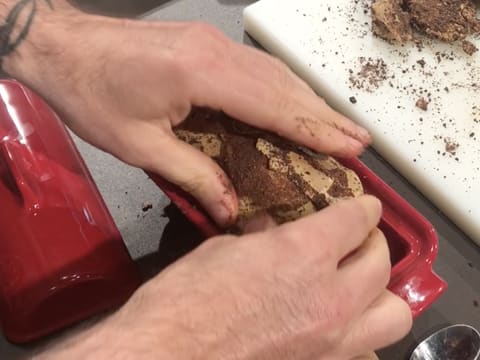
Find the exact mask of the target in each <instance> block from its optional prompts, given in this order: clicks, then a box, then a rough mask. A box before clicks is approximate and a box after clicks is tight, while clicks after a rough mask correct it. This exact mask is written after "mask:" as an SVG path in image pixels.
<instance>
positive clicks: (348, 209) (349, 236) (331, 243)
mask: <svg viewBox="0 0 480 360" xmlns="http://www.w3.org/2000/svg"><path fill="white" fill-rule="evenodd" d="M381 212H382V210H381V203H380V201H379V200H378V199H376V198H375V197H373V196H369V195H366V196H361V197H359V198H356V199H351V200H346V201H342V202H339V203H337V204H335V205H331V206H329V207H327V208H326V209H324V210H322V211H320V212H318V213H316V214H313V215H309V216H307V217H304V218H302V219H299V220H297V221H295V222H293V223H288V224H285V225H282V226H280V227H278V228H277V229H273V230H272V231H274V232H275V234H274V236H273V237H275V238H276V239H277V238H286V239H289V240H293V241H302V245H303V246H307V245H308V244H311V246H312V247H315V249H314V250H312V251H315V252H316V253H318V252H319V251H318V247H321V252H322V253H324V254H325V255H326V256H328V257H329V258H330V259H331V261H335V264H336V265H337V264H338V262H340V260H341V259H343V258H344V257H345V256H347V255H348V254H350V253H351V252H352V251H354V250H355V249H357V248H358V247H359V246H360V245H361V244H362V243H363V242H364V241H365V240H366V239H367V237H368V234H369V233H370V232H371V231H372V229H374V228H375V227H376V226H377V225H378V223H379V221H380V216H381ZM327 250H328V251H327Z"/></svg>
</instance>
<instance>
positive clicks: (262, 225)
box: [242, 214, 278, 234]
mask: <svg viewBox="0 0 480 360" xmlns="http://www.w3.org/2000/svg"><path fill="white" fill-rule="evenodd" d="M277 226H278V225H277V223H276V222H275V220H273V218H272V217H271V216H269V215H268V214H262V215H259V216H255V217H254V218H252V219H250V220H249V221H247V222H246V223H245V224H244V225H243V226H242V232H243V233H244V234H251V233H255V232H260V231H265V230H268V229H273V228H274V227H277Z"/></svg>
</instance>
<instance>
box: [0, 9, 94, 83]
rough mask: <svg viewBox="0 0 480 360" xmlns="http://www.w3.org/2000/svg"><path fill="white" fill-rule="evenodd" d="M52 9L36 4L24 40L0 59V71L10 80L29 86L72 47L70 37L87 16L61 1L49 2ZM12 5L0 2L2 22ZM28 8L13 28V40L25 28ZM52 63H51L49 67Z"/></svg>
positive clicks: (28, 12)
mask: <svg viewBox="0 0 480 360" xmlns="http://www.w3.org/2000/svg"><path fill="white" fill-rule="evenodd" d="M52 3H53V9H52V8H50V6H49V5H48V4H47V2H46V1H44V0H41V1H36V4H37V5H36V10H35V12H34V14H33V19H32V24H31V26H30V28H29V30H28V33H27V35H26V37H25V39H24V40H23V41H22V42H21V43H20V44H19V46H18V47H17V48H16V49H15V50H14V51H13V52H12V53H10V54H8V55H6V56H5V57H4V58H3V70H4V71H5V72H6V73H8V74H9V75H10V76H12V77H14V78H17V79H19V80H22V81H25V82H26V83H27V84H28V83H30V82H32V81H33V80H34V79H35V78H36V76H37V75H39V74H41V73H42V72H43V69H45V66H51V67H54V66H56V64H55V62H56V61H58V60H59V57H61V55H62V53H63V52H64V51H65V49H66V48H68V47H71V46H72V41H73V39H72V35H73V34H75V32H76V31H78V29H79V27H80V25H81V24H82V23H84V22H85V21H86V19H87V18H88V17H89V15H87V14H84V13H82V12H80V11H79V10H76V9H74V8H72V7H71V6H69V5H68V4H67V3H66V2H65V1H52ZM15 4H16V1H11V0H3V1H2V0H0V5H1V7H0V16H1V17H2V21H4V19H5V18H6V17H7V16H8V13H9V12H10V11H11V9H12V8H13V7H14V6H15ZM30 11H31V7H30V6H27V8H25V9H24V10H23V11H22V13H21V16H20V17H19V19H18V21H17V22H16V24H15V29H14V32H13V37H14V38H15V36H16V34H18V33H19V32H20V31H21V29H22V28H23V27H24V26H25V24H26V19H27V17H28V15H29V14H30ZM52 61H53V62H54V63H53V64H52Z"/></svg>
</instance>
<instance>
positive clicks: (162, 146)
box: [148, 134, 238, 226]
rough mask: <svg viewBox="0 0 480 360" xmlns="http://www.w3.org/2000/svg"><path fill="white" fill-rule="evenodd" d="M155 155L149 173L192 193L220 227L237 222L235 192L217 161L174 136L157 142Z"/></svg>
mask: <svg viewBox="0 0 480 360" xmlns="http://www.w3.org/2000/svg"><path fill="white" fill-rule="evenodd" d="M151 154H152V151H149V156H152V155H151ZM153 154H154V157H153V158H152V159H150V161H149V162H148V163H149V165H148V167H149V168H151V169H149V170H151V171H153V172H155V173H156V174H158V175H160V176H162V177H163V178H164V179H166V180H168V181H170V182H172V183H174V184H176V185H178V186H180V187H181V188H182V189H183V190H184V191H186V192H188V193H189V194H191V195H192V196H193V197H194V198H196V199H197V200H198V201H199V202H200V204H201V205H202V207H203V208H204V209H205V210H206V211H207V212H208V213H209V214H210V216H211V217H212V218H213V219H214V220H215V221H216V222H217V224H218V225H220V226H228V225H231V224H232V223H233V222H234V221H235V219H236V217H237V212H238V202H237V196H236V194H235V190H234V188H233V185H232V184H231V182H230V180H229V179H228V177H227V175H226V174H225V173H224V172H223V170H222V169H221V168H220V166H218V164H217V163H216V162H215V161H214V160H212V159H211V158H210V157H208V156H207V155H205V154H204V153H202V152H201V151H199V150H197V149H196V148H194V147H193V146H191V145H189V144H187V143H185V142H183V141H181V140H179V139H177V138H176V137H175V136H174V135H173V134H165V135H164V136H162V139H161V141H158V140H157V141H156V146H155V149H154V150H153Z"/></svg>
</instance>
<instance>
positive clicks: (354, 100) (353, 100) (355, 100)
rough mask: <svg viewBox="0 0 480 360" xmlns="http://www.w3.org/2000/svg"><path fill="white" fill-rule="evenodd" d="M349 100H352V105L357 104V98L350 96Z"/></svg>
mask: <svg viewBox="0 0 480 360" xmlns="http://www.w3.org/2000/svg"><path fill="white" fill-rule="evenodd" d="M348 100H350V102H351V103H352V104H356V103H357V99H356V98H355V96H350V98H349V99H348Z"/></svg>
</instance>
